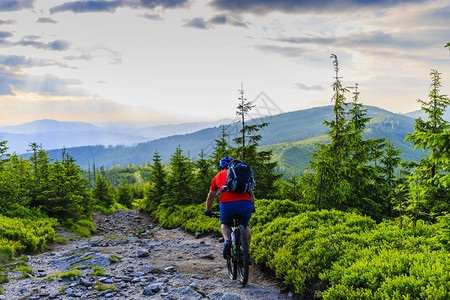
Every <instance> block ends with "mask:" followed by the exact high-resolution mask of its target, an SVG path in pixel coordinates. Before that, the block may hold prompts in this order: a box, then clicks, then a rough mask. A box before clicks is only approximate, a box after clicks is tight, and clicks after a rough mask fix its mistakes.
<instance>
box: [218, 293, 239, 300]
mask: <svg viewBox="0 0 450 300" xmlns="http://www.w3.org/2000/svg"><path fill="white" fill-rule="evenodd" d="M222 300H241V297H239V296H238V295H233V294H226V295H224V296H223V297H222Z"/></svg>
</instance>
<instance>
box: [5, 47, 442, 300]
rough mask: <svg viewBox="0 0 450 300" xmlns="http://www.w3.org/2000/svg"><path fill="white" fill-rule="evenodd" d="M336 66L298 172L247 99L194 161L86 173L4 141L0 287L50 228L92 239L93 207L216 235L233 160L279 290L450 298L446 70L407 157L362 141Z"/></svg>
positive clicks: (357, 103) (62, 157)
mask: <svg viewBox="0 0 450 300" xmlns="http://www.w3.org/2000/svg"><path fill="white" fill-rule="evenodd" d="M447 46H450V44H447ZM331 62H332V67H333V71H334V72H333V73H334V81H333V82H332V85H331V88H332V89H331V93H330V95H331V101H332V104H333V106H332V114H331V115H330V118H329V119H325V120H323V124H324V126H325V127H326V134H327V137H326V138H325V139H318V140H315V141H314V143H313V144H308V145H303V146H302V147H301V149H302V151H304V152H307V153H308V154H309V161H308V162H307V163H306V166H305V170H303V171H302V172H296V171H295V170H294V171H289V172H283V173H284V174H285V175H284V176H283V173H281V171H283V170H284V171H286V170H287V169H288V168H289V161H285V162H284V166H283V168H284V169H283V168H280V166H279V164H278V161H277V160H276V159H275V158H276V157H277V151H278V150H277V146H271V147H269V146H267V145H266V146H262V145H261V144H260V143H261V139H262V137H261V130H263V129H264V128H265V127H268V126H270V123H269V122H258V123H255V122H250V121H249V120H247V118H248V115H249V113H250V112H251V110H252V109H253V108H254V104H253V103H252V102H251V101H247V100H245V98H244V95H243V91H241V96H240V98H239V103H238V106H237V109H236V115H237V116H238V117H239V119H240V122H239V124H240V129H239V135H237V137H236V138H234V139H232V140H230V138H229V133H228V132H227V130H226V128H225V127H222V128H221V130H220V135H219V136H217V137H216V138H215V139H212V140H211V144H212V145H213V146H212V151H210V152H208V155H207V154H206V153H205V151H203V150H201V151H200V154H199V155H198V156H197V157H194V158H192V157H190V154H189V149H182V148H181V146H178V147H177V149H176V150H175V152H174V153H173V154H172V155H171V157H170V160H169V161H168V162H164V161H163V159H162V156H161V153H160V152H158V151H155V152H154V153H153V157H152V161H149V162H148V163H145V164H142V165H139V166H138V165H128V166H119V165H117V166H113V167H111V168H104V167H102V166H96V165H95V163H92V164H90V165H89V168H88V169H84V170H83V169H82V168H81V167H80V166H79V165H77V162H76V160H75V159H74V158H73V157H72V156H71V155H70V153H69V151H67V150H66V149H62V150H61V151H60V153H59V157H58V158H51V157H50V156H49V153H48V152H47V151H45V149H42V147H41V146H40V145H39V144H38V143H32V144H30V146H29V153H28V155H27V156H26V157H21V156H18V155H17V154H15V153H13V154H11V153H9V152H8V143H7V141H0V219H1V222H0V269H1V273H0V284H1V282H2V281H3V282H4V281H5V280H7V276H5V275H3V274H4V273H3V272H5V266H6V265H7V264H8V263H9V262H10V261H11V260H13V259H14V258H16V257H18V256H20V255H22V254H30V253H37V252H39V251H43V250H45V249H46V247H47V246H48V245H50V244H51V243H63V242H65V241H64V239H62V238H60V237H59V236H58V235H57V233H56V232H57V228H58V227H61V226H62V227H65V228H68V229H69V230H71V231H73V232H75V233H77V234H79V235H81V236H85V237H88V236H90V234H92V233H93V232H94V231H95V228H94V226H93V219H92V214H93V212H94V211H97V212H101V213H106V214H108V213H113V212H114V211H115V210H116V209H135V208H137V209H139V210H141V211H144V212H147V213H148V216H149V218H152V220H154V221H155V222H158V223H160V224H161V226H163V227H165V228H177V227H182V228H183V229H185V230H186V231H190V232H193V233H195V232H219V230H220V223H219V220H217V219H212V218H208V217H206V216H204V209H205V200H206V196H207V194H208V191H209V187H210V183H211V179H212V178H213V177H214V175H215V174H216V173H217V172H218V171H219V161H220V159H221V158H223V157H225V156H231V157H233V158H235V159H239V160H243V161H245V162H247V163H248V164H249V165H250V166H251V167H252V169H253V171H254V173H255V181H256V188H255V191H254V192H255V197H256V204H255V212H254V214H253V216H252V219H251V222H250V228H251V230H252V246H251V256H252V258H253V260H254V262H255V263H256V264H260V265H263V266H265V267H267V268H268V269H270V270H271V272H272V273H273V274H274V275H275V276H276V277H277V278H279V279H280V280H281V281H282V283H283V285H284V286H285V287H286V288H287V289H293V290H294V291H295V292H296V293H298V294H300V295H303V296H305V298H307V299H309V298H319V299H320V298H323V299H448V297H449V294H450V255H449V251H450V172H449V167H450V123H449V122H448V121H446V120H445V119H444V118H443V115H444V113H445V111H446V110H447V109H449V105H450V99H449V97H448V96H447V95H445V94H442V93H441V74H440V73H439V72H438V71H437V70H431V71H430V74H429V76H430V89H429V95H428V99H421V100H419V102H420V104H421V108H422V111H423V113H424V116H425V117H418V118H417V119H415V121H414V130H413V131H412V132H410V133H408V134H407V135H406V142H408V143H410V144H411V146H412V147H414V149H415V151H418V152H420V153H421V154H420V155H418V156H417V159H416V160H405V158H404V157H403V156H402V149H400V148H398V147H396V146H395V143H393V142H392V141H391V140H390V139H389V138H377V137H374V136H373V135H370V134H367V129H368V125H369V123H370V121H371V118H370V117H369V116H368V112H367V108H365V107H364V106H363V105H362V104H361V99H362V98H363V97H364V95H362V94H361V93H360V92H359V89H358V88H359V86H358V84H357V83H356V84H354V85H352V86H346V85H345V84H344V81H343V77H342V76H341V74H340V71H341V70H340V68H341V66H340V62H339V60H338V57H337V56H336V55H334V54H332V55H331ZM425 75H426V74H425ZM278 147H282V146H278ZM287 150H289V149H287ZM287 150H286V149H283V151H287ZM279 151H281V150H279ZM290 157H291V159H294V160H295V155H291V156H290ZM286 174H287V175H286ZM214 210H216V211H217V210H218V201H217V200H216V201H215V204H214V206H213V211H214ZM0 292H1V289H0Z"/></svg>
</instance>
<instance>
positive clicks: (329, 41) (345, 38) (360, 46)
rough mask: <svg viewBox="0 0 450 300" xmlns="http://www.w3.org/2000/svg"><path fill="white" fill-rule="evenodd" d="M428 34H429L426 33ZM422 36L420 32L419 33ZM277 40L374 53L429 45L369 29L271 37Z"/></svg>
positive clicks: (424, 47)
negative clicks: (336, 33) (329, 33)
mask: <svg viewBox="0 0 450 300" xmlns="http://www.w3.org/2000/svg"><path fill="white" fill-rule="evenodd" d="M428 35H430V34H428ZM420 36H422V34H420ZM272 40H274V41H278V42H285V43H290V44H298V45H315V46H320V47H324V46H327V47H330V48H344V49H353V50H359V51H368V52H370V53H372V54H375V53H384V55H386V54H387V53H390V55H394V53H393V52H396V51H398V50H400V51H409V50H411V49H420V48H422V49H426V48H428V47H429V46H430V44H429V43H424V42H423V37H421V40H415V39H414V36H411V37H410V36H408V35H406V34H404V33H402V32H396V33H395V34H394V33H389V32H383V31H370V32H358V33H350V34H346V35H341V36H338V35H329V36H298V37H280V38H276V39H272Z"/></svg>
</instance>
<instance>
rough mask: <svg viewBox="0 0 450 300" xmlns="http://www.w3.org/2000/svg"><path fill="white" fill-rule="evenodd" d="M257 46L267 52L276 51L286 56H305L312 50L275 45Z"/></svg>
mask: <svg viewBox="0 0 450 300" xmlns="http://www.w3.org/2000/svg"><path fill="white" fill-rule="evenodd" d="M255 48H256V49H258V50H260V51H263V52H266V53H275V54H279V55H282V56H286V57H304V56H306V55H307V54H309V53H310V52H311V51H310V50H307V49H305V48H299V47H282V46H275V45H257V46H255Z"/></svg>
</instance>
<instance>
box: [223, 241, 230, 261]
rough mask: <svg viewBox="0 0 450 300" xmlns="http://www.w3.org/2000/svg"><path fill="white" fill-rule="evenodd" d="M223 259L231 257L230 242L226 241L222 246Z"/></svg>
mask: <svg viewBox="0 0 450 300" xmlns="http://www.w3.org/2000/svg"><path fill="white" fill-rule="evenodd" d="M222 255H223V258H225V259H227V258H230V257H231V241H226V242H225V243H224V244H223V252H222Z"/></svg>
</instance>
